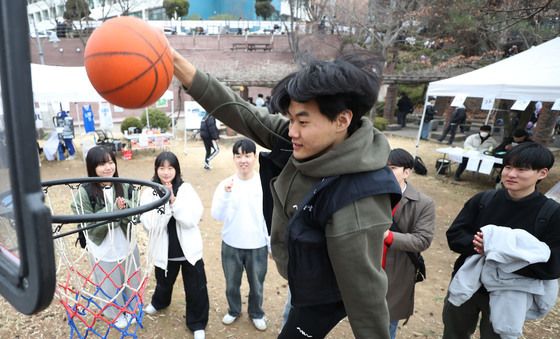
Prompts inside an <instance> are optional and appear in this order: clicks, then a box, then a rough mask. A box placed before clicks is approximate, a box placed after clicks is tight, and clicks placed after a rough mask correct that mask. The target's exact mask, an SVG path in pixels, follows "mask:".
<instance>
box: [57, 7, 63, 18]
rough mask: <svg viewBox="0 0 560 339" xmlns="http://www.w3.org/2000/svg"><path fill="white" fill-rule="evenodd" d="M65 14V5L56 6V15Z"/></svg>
mask: <svg viewBox="0 0 560 339" xmlns="http://www.w3.org/2000/svg"><path fill="white" fill-rule="evenodd" d="M63 15H64V5H60V6H58V7H57V8H56V16H63Z"/></svg>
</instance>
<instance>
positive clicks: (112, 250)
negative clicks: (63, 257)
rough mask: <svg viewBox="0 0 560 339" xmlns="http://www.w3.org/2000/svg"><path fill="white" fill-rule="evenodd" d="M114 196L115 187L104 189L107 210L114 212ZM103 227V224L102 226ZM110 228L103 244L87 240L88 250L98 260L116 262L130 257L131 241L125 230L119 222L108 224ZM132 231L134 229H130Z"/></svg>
mask: <svg viewBox="0 0 560 339" xmlns="http://www.w3.org/2000/svg"><path fill="white" fill-rule="evenodd" d="M113 196H114V188H113V186H111V187H110V188H105V189H103V198H104V199H105V209H104V211H105V212H113V206H114V204H113V203H112V201H114V200H113ZM101 227H103V226H101ZM107 227H108V228H109V230H108V231H107V235H106V236H105V239H103V241H102V242H101V244H99V245H96V244H95V243H94V242H93V241H89V239H88V242H87V245H88V251H89V252H90V253H91V254H92V255H93V256H94V257H95V258H96V259H98V260H101V261H106V262H116V261H119V260H122V259H125V258H126V257H128V255H129V254H130V252H131V248H130V242H129V241H128V240H127V238H126V234H124V232H123V230H122V229H121V227H120V224H119V223H118V222H115V223H113V222H112V223H109V224H108V225H107ZM129 229H130V225H129ZM130 231H132V230H130ZM86 239H87V231H86Z"/></svg>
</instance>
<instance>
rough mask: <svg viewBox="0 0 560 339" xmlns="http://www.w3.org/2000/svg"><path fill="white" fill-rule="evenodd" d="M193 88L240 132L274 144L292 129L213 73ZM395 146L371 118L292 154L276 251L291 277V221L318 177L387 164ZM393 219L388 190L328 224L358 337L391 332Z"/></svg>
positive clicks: (280, 188) (283, 176) (275, 226)
mask: <svg viewBox="0 0 560 339" xmlns="http://www.w3.org/2000/svg"><path fill="white" fill-rule="evenodd" d="M187 90H188V93H189V94H190V95H191V96H192V97H193V98H194V100H196V101H197V102H198V103H199V104H200V105H202V106H203V107H204V108H205V109H206V110H207V111H208V112H209V113H210V114H212V115H214V116H215V117H216V118H217V119H219V120H220V121H222V122H223V123H225V124H226V125H228V126H229V127H231V128H233V129H234V130H236V131H237V132H239V133H241V134H243V135H245V136H247V137H249V138H251V139H253V140H254V141H255V142H256V143H258V144H259V145H261V146H263V147H265V148H268V149H271V148H272V145H273V144H274V143H275V142H276V141H277V140H278V138H281V137H280V135H287V133H286V131H287V129H288V126H289V122H288V120H287V119H286V118H285V117H284V116H282V115H279V114H269V113H268V110H267V109H266V108H257V107H255V106H253V105H251V104H249V103H247V102H245V101H244V100H243V99H242V98H241V97H239V96H238V95H237V94H236V93H235V92H233V91H232V90H231V89H229V88H228V87H226V86H225V85H223V84H222V83H220V82H219V81H217V80H216V79H215V78H213V77H211V76H210V75H208V74H205V73H203V72H200V71H197V73H196V75H195V78H194V80H193V83H192V86H191V88H190V89H187ZM389 151H390V147H389V144H388V142H387V139H386V138H385V136H384V135H383V134H382V133H381V132H379V131H378V130H377V129H375V128H374V127H373V125H372V123H371V121H370V120H369V119H367V118H362V121H361V126H360V127H359V128H358V129H357V130H356V131H355V132H354V133H353V134H352V135H350V136H349V137H348V138H347V139H346V140H345V141H343V142H342V143H340V144H338V145H336V146H334V147H332V148H331V149H329V150H328V151H326V152H325V153H323V154H321V155H320V156H318V157H316V158H313V159H311V160H307V161H298V160H296V159H294V158H293V157H291V158H290V160H289V161H288V163H287V165H286V166H285V167H284V169H283V170H282V172H281V173H280V175H279V176H278V177H277V178H276V180H275V181H274V182H273V184H272V195H273V198H274V209H273V215H272V230H271V247H272V256H273V258H274V260H275V262H276V265H277V268H278V271H279V272H280V274H281V275H282V276H283V277H284V278H287V265H288V248H287V244H286V226H287V224H288V220H289V218H290V217H291V216H292V214H293V213H294V211H295V209H294V206H297V204H298V203H300V202H301V200H302V199H303V198H304V196H305V195H306V193H307V192H308V191H309V190H310V188H311V187H312V186H313V185H314V184H315V183H316V182H318V181H319V180H321V178H323V177H326V176H332V175H340V174H347V173H355V172H364V171H371V170H377V169H380V168H382V167H384V166H386V164H387V157H388V155H389ZM390 224H391V207H390V199H389V195H379V196H370V197H366V198H364V199H361V200H358V201H355V202H354V203H352V204H350V205H348V206H345V207H343V208H341V209H340V210H338V211H337V212H335V213H334V214H333V216H332V217H331V219H330V220H329V221H328V224H327V226H326V228H325V235H326V237H327V248H328V251H329V257H330V260H331V263H332V267H333V270H334V273H335V275H336V279H337V283H338V287H339V289H340V292H341V295H342V299H343V302H344V306H345V309H346V312H347V315H348V319H349V321H350V325H351V326H352V331H353V333H354V335H355V337H356V338H368V339H371V338H389V315H388V309H387V302H386V299H385V295H386V292H387V278H386V275H385V272H384V271H383V269H382V268H381V256H382V249H383V233H384V232H385V231H386V230H387V229H388V228H389V226H390Z"/></svg>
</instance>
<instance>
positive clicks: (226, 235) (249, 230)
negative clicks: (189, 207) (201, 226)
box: [212, 174, 269, 249]
mask: <svg viewBox="0 0 560 339" xmlns="http://www.w3.org/2000/svg"><path fill="white" fill-rule="evenodd" d="M232 179H233V186H232V190H231V192H226V191H225V188H224V186H225V185H226V184H228V183H230V182H231V180H232ZM262 200H263V194H262V187H261V179H260V178H259V176H258V174H254V175H253V177H252V178H251V179H248V180H242V179H240V178H239V177H238V176H237V175H233V176H231V177H229V178H226V179H225V180H223V181H222V182H221V183H220V184H219V185H218V187H217V188H216V191H215V192H214V197H213V199H212V217H213V218H214V219H216V220H218V221H222V222H223V223H224V226H223V228H222V240H223V241H224V242H225V243H226V244H227V245H229V246H231V247H235V248H239V249H256V248H261V247H264V246H267V245H268V242H269V240H268V231H267V229H266V222H265V220H264V216H263V212H262V209H263V207H262Z"/></svg>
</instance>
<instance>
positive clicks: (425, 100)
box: [414, 91, 429, 158]
mask: <svg viewBox="0 0 560 339" xmlns="http://www.w3.org/2000/svg"><path fill="white" fill-rule="evenodd" d="M428 93H429V91H426V96H425V97H424V108H422V117H421V118H420V125H419V127H418V135H417V136H416V148H415V149H414V157H415V158H416V157H417V156H418V148H419V147H420V136H421V135H422V127H424V116H426V106H427V105H428Z"/></svg>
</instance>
